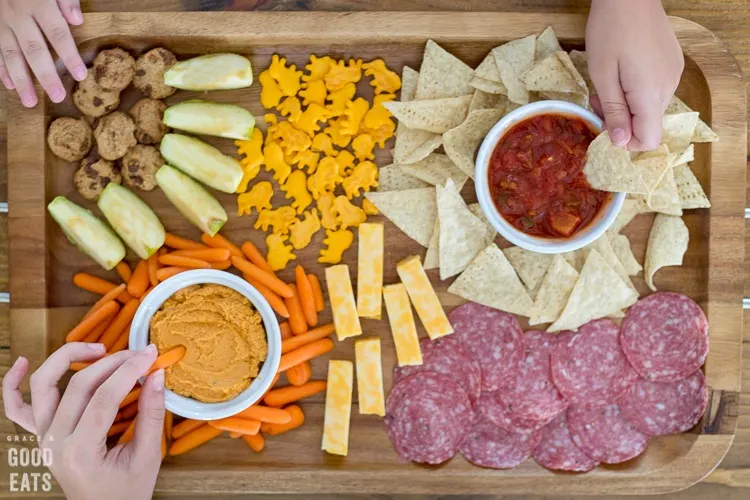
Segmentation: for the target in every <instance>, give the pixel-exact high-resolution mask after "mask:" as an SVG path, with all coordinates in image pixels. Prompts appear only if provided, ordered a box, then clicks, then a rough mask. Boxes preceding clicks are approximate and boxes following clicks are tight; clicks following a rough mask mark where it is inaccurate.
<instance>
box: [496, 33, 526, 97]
mask: <svg viewBox="0 0 750 500" xmlns="http://www.w3.org/2000/svg"><path fill="white" fill-rule="evenodd" d="M535 49H536V37H535V36H534V35H529V36H527V37H525V38H520V39H518V40H512V41H510V42H508V43H506V44H504V45H501V46H499V47H495V48H494V49H492V54H493V55H494V56H495V64H496V65H497V69H498V71H499V72H500V78H501V79H502V81H503V85H505V87H506V88H507V89H508V99H510V100H511V101H513V102H515V103H518V104H528V102H529V91H528V90H526V86H525V85H524V84H523V82H522V81H521V75H522V74H524V73H525V72H526V71H528V70H529V69H531V67H532V66H533V65H534V51H535Z"/></svg>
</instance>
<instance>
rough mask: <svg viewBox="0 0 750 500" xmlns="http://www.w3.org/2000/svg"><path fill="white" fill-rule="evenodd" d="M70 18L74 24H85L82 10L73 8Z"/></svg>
mask: <svg viewBox="0 0 750 500" xmlns="http://www.w3.org/2000/svg"><path fill="white" fill-rule="evenodd" d="M70 18H71V19H72V20H73V22H75V23H78V24H81V23H82V22H83V14H81V9H79V8H78V7H71V9H70Z"/></svg>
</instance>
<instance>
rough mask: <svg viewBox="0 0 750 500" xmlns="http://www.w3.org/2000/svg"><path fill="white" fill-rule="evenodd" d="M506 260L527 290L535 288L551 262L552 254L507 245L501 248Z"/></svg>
mask: <svg viewBox="0 0 750 500" xmlns="http://www.w3.org/2000/svg"><path fill="white" fill-rule="evenodd" d="M503 253H504V254H505V256H506V257H507V258H508V261H509V262H510V264H511V265H512V266H513V269H515V270H516V274H518V277H519V278H521V281H522V282H523V284H524V285H525V286H526V289H527V290H536V288H537V286H539V284H540V283H541V282H542V278H544V275H545V274H546V273H547V269H549V266H550V264H552V258H553V256H552V255H549V254H544V253H537V252H531V251H529V250H526V249H524V248H521V247H508V248H506V249H505V250H503Z"/></svg>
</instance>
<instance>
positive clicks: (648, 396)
mask: <svg viewBox="0 0 750 500" xmlns="http://www.w3.org/2000/svg"><path fill="white" fill-rule="evenodd" d="M619 404H620V408H622V415H623V416H624V417H625V418H626V419H627V420H628V421H629V422H630V423H631V424H633V426H635V428H636V429H638V430H639V431H641V432H643V433H645V434H648V435H649V436H665V435H668V434H679V433H681V432H685V431H687V430H690V429H691V428H693V427H694V426H695V424H697V423H698V421H699V420H700V419H701V417H702V416H703V412H705V411H706V405H708V388H707V387H706V379H705V377H704V376H703V373H701V371H700V370H698V371H697V372H695V373H693V374H692V375H690V376H689V377H687V378H684V379H682V380H678V381H677V382H651V381H650V380H645V379H639V380H638V381H637V382H636V383H635V384H634V385H633V387H631V388H630V390H629V391H628V392H627V394H626V395H625V397H623V398H622V400H620V401H619Z"/></svg>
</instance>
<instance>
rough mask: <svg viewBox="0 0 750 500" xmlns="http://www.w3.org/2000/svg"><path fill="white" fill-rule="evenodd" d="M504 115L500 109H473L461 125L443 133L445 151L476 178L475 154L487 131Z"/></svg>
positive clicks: (464, 170) (460, 167) (468, 173)
mask: <svg viewBox="0 0 750 500" xmlns="http://www.w3.org/2000/svg"><path fill="white" fill-rule="evenodd" d="M502 115H503V111H502V110H500V109H479V110H477V111H472V112H471V113H469V116H468V117H467V118H466V121H464V122H463V123H462V124H461V125H459V126H458V127H455V128H453V129H451V130H449V131H448V132H446V133H445V134H443V147H444V148H445V153H446V154H447V155H448V156H449V157H450V159H451V160H453V162H454V163H455V164H456V166H457V167H458V168H459V169H461V170H462V171H463V172H464V173H465V174H466V175H468V176H469V177H471V178H472V179H473V178H474V155H475V153H476V152H477V149H478V148H479V145H480V144H481V143H482V141H483V140H484V138H485V137H486V136H487V133H488V132H489V131H490V129H491V128H492V127H494V126H495V124H496V123H497V121H498V120H499V119H500V117H501V116H502Z"/></svg>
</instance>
